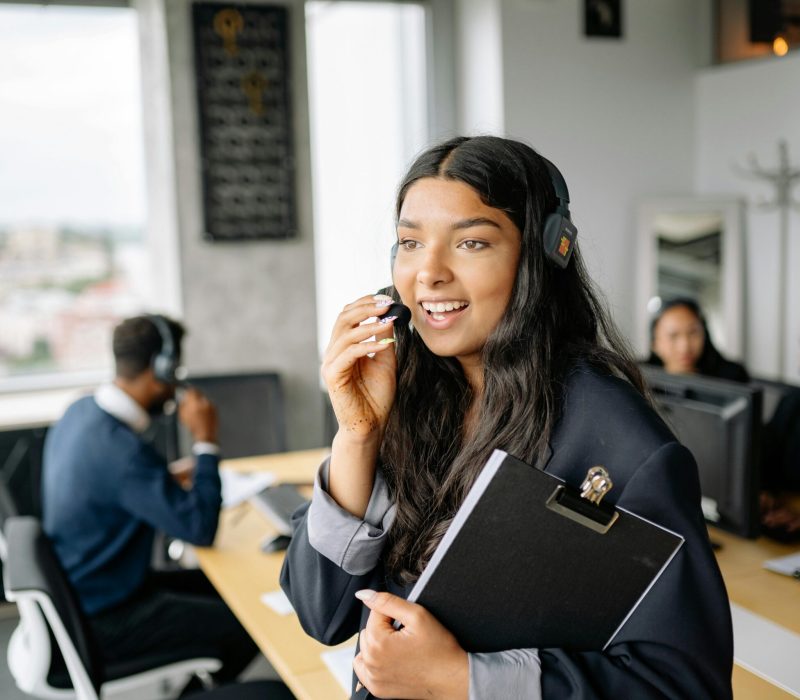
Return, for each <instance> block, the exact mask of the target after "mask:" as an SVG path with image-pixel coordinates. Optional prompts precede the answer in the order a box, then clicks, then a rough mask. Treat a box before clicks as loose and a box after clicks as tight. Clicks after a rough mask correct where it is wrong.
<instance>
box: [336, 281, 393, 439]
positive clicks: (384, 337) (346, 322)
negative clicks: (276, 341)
mask: <svg viewBox="0 0 800 700" xmlns="http://www.w3.org/2000/svg"><path fill="white" fill-rule="evenodd" d="M391 301H392V300H391V297H388V296H384V295H377V296H365V297H361V299H358V300H357V301H355V302H353V303H352V304H348V305H347V306H345V307H344V310H343V311H342V313H340V314H339V318H338V319H337V320H336V323H335V324H334V327H333V332H332V334H331V341H330V343H329V344H328V348H327V349H326V350H325V356H324V357H323V360H322V378H323V380H324V381H325V385H326V386H327V388H328V394H329V395H330V397H331V404H332V406H333V411H334V413H335V414H336V420H337V421H338V422H339V431H340V432H342V431H343V432H345V433H346V434H347V437H350V438H354V439H357V440H361V441H363V440H365V439H368V438H371V437H378V438H379V437H380V436H381V435H382V433H383V428H384V427H385V425H386V420H387V418H388V417H389V410H390V409H391V407H392V403H393V401H394V393H395V372H396V370H397V362H396V359H395V354H394V350H393V349H392V342H393V337H392V322H391V321H389V322H388V323H386V322H385V321H386V319H379V320H378V321H376V322H374V323H369V324H363V325H361V324H362V323H363V322H364V321H365V320H367V319H368V318H370V317H372V316H381V315H383V314H385V313H386V310H387V308H388V306H389V304H390V303H391ZM373 335H374V336H375V340H374V341H370V342H365V341H366V340H367V339H368V338H370V337H371V336H373ZM370 355H373V356H372V357H370Z"/></svg>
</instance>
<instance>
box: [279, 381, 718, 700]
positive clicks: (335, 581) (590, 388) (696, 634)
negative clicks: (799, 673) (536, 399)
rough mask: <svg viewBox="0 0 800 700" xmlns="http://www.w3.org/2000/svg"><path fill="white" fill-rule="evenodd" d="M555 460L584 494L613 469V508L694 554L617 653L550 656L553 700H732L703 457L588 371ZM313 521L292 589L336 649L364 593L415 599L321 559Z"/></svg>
mask: <svg viewBox="0 0 800 700" xmlns="http://www.w3.org/2000/svg"><path fill="white" fill-rule="evenodd" d="M498 447H502V446H501V445H498ZM550 448H551V454H550V457H549V459H548V460H547V461H546V463H545V466H544V468H545V470H546V471H548V472H550V473H552V474H554V475H556V476H559V477H561V478H562V479H565V480H566V481H567V482H568V483H571V484H573V485H576V486H577V485H580V483H581V481H582V480H583V478H584V477H585V475H586V471H587V470H588V468H589V467H591V466H593V465H596V464H603V465H605V466H606V467H607V468H608V470H609V471H610V473H611V475H612V478H613V479H614V488H613V489H612V491H611V492H610V493H609V494H608V496H607V497H606V500H608V501H611V502H614V503H617V504H619V505H620V506H623V507H625V508H626V509H628V510H630V511H632V512H634V513H637V514H639V515H641V516H643V517H645V518H648V519H650V520H652V521H654V522H656V523H659V524H661V525H663V526H664V527H667V528H669V529H671V530H674V531H676V532H678V533H680V534H681V535H683V536H684V538H685V539H686V542H685V544H684V546H683V547H682V548H681V550H680V551H679V552H678V554H677V555H676V557H675V559H674V560H673V561H672V562H671V563H670V565H669V567H668V568H667V569H666V571H665V572H664V573H663V575H662V576H661V577H660V578H659V579H658V581H657V582H656V583H655V585H654V586H653V588H652V589H651V590H650V592H649V593H648V594H647V596H646V597H645V599H644V600H643V601H642V603H641V604H640V605H639V607H638V608H637V609H636V611H635V612H634V613H633V615H632V616H631V617H630V618H629V619H628V621H627V622H626V623H625V625H624V626H623V627H622V629H621V630H620V631H619V633H618V634H617V636H616V637H615V639H614V641H613V643H612V644H611V645H610V646H609V647H608V649H607V650H606V651H605V652H572V651H567V650H564V649H540V650H539V657H540V660H541V664H542V697H543V698H545V699H546V700H560V699H562V698H572V699H576V700H577V699H580V700H599V699H600V698H615V699H616V698H636V700H647V699H650V698H652V699H653V700H655V699H656V698H658V699H660V700H664V699H665V698H674V699H675V700H678V699H681V700H684V699H688V698H691V699H692V700H702V699H706V698H707V699H708V700H726V699H729V698H732V691H731V672H732V665H733V633H732V628H731V616H730V607H729V604H728V598H727V594H726V591H725V587H724V584H723V582H722V577H721V575H720V572H719V569H718V567H717V564H716V561H715V559H714V555H713V554H712V552H711V548H710V546H709V542H708V535H707V531H706V527H705V523H704V522H703V517H702V513H701V510H700V485H699V480H698V476H697V467H696V465H695V462H694V459H693V458H692V455H691V453H690V452H689V451H688V450H687V449H686V448H684V447H683V446H681V445H680V444H678V443H677V442H676V440H675V437H674V436H673V435H672V433H671V432H670V430H669V429H668V428H667V426H666V425H665V424H664V423H663V422H662V421H661V419H660V418H659V417H658V416H657V415H656V413H655V412H654V411H653V410H652V409H651V407H650V406H649V405H648V404H647V403H646V401H645V400H644V399H643V398H642V397H641V396H640V395H639V394H638V393H637V392H636V391H635V390H634V389H633V388H632V387H631V386H630V385H629V384H628V383H626V382H624V381H622V380H620V379H617V378H614V377H609V376H603V375H600V374H598V373H597V372H594V371H592V370H589V369H587V368H581V369H578V370H575V371H574V372H573V373H571V374H570V376H569V377H568V378H567V381H566V382H565V392H564V397H563V403H562V417H561V420H560V421H559V422H558V424H557V426H556V428H555V430H554V433H553V436H552V439H551V442H550ZM306 511H307V507H306V508H303V509H302V510H300V511H298V513H297V514H296V516H295V528H296V529H295V535H294V537H293V538H292V543H291V545H290V547H289V550H288V554H287V557H286V560H285V562H284V567H283V571H282V573H281V585H282V587H283V589H284V591H285V592H286V594H287V595H288V596H289V598H290V599H291V601H292V604H293V605H294V607H295V610H296V611H297V613H298V615H299V618H300V622H301V624H302V625H303V628H304V629H305V630H306V632H307V633H308V634H310V635H311V636H312V637H314V638H316V639H318V640H320V641H321V642H323V643H326V644H336V643H339V642H342V641H344V640H346V639H348V638H349V637H350V636H352V635H353V634H355V633H356V632H357V631H358V630H359V629H360V628H362V627H363V626H364V625H365V624H366V619H367V614H368V612H369V611H368V610H367V608H365V607H364V606H362V605H361V603H360V602H359V601H358V600H357V599H355V598H354V597H353V594H354V593H355V591H357V590H359V589H361V588H373V589H376V590H387V589H389V590H391V591H392V592H394V593H399V594H401V595H403V594H404V591H402V590H398V589H397V587H396V586H392V585H389V586H387V581H386V576H385V574H384V572H383V566H382V565H379V566H378V567H376V569H375V570H373V571H372V572H370V573H368V574H365V575H363V576H352V575H350V574H347V573H346V572H345V571H343V570H342V569H340V568H339V567H338V566H336V565H335V564H334V563H333V562H331V561H330V560H328V559H326V558H325V557H324V556H322V555H321V554H319V553H318V552H317V551H316V550H315V549H314V548H313V547H311V545H310V544H309V542H308V534H307V529H306V515H305V513H306Z"/></svg>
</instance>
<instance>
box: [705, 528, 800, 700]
mask: <svg viewBox="0 0 800 700" xmlns="http://www.w3.org/2000/svg"><path fill="white" fill-rule="evenodd" d="M709 534H710V536H711V539H712V540H714V541H716V542H719V543H720V544H721V545H722V547H721V548H720V549H718V550H717V552H716V555H717V562H718V563H719V568H720V570H721V571H722V576H723V578H724V579H725V586H726V588H727V589H728V597H729V598H730V600H731V602H732V603H735V604H736V605H739V606H741V607H742V608H745V609H746V610H748V611H750V612H753V613H755V614H756V615H760V616H761V617H763V618H765V619H766V620H769V621H770V622H774V623H775V624H776V625H780V626H781V627H784V628H786V629H787V630H789V631H791V632H794V633H795V634H800V583H798V581H795V580H794V579H792V578H790V577H788V576H781V575H780V574H776V573H773V572H771V571H767V570H766V569H764V568H763V566H762V565H763V563H764V560H765V559H772V558H774V557H781V556H785V555H787V554H792V553H793V552H796V551H797V550H798V546H797V545H785V544H780V543H778V542H774V541H772V540H769V539H767V538H765V537H761V538H759V539H757V540H745V539H742V538H741V537H736V536H735V535H730V534H728V533H726V532H723V531H722V530H718V529H716V528H713V527H709ZM733 688H734V697H735V698H736V700H750V699H751V698H752V699H753V700H788V699H789V698H794V697H797V696H796V695H792V694H791V693H788V692H786V691H785V690H782V689H780V688H778V687H777V686H775V685H772V684H771V683H769V682H767V681H766V680H764V679H763V678H760V677H759V676H757V675H755V674H753V673H751V672H750V671H748V670H746V669H745V668H743V667H741V666H739V665H738V664H736V665H735V666H734V667H733Z"/></svg>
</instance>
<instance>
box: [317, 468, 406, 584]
mask: <svg viewBox="0 0 800 700" xmlns="http://www.w3.org/2000/svg"><path fill="white" fill-rule="evenodd" d="M329 468H330V459H326V460H325V461H324V462H323V463H322V466H321V467H320V469H319V472H318V473H317V478H316V479H315V480H314V496H313V498H312V499H311V506H310V507H309V509H308V541H309V542H310V544H311V546H312V547H313V548H314V549H316V550H317V551H318V552H319V553H320V554H322V555H323V556H324V557H327V558H328V559H330V560H331V561H332V562H333V563H334V564H336V565H337V566H339V567H341V568H342V569H344V571H346V572H347V573H348V574H351V575H354V576H361V575H363V574H366V573H368V572H370V571H372V569H374V568H375V567H376V566H377V564H378V560H379V559H380V556H381V552H382V551H383V548H384V546H385V544H386V535H387V533H388V532H389V528H390V527H391V526H392V523H393V522H394V513H395V506H394V504H393V503H392V499H391V497H390V496H389V489H388V487H387V485H386V481H385V480H384V478H383V474H382V473H381V471H380V469H378V470H377V471H376V472H375V485H374V486H373V489H372V495H371V496H370V499H369V504H368V505H367V512H366V513H365V515H364V519H363V520H361V519H360V518H357V517H355V516H354V515H352V514H351V513H349V512H348V511H346V510H344V508H342V507H340V506H339V504H338V503H336V501H334V500H333V498H331V496H330V494H329V493H328V470H329Z"/></svg>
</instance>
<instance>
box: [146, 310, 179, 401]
mask: <svg viewBox="0 0 800 700" xmlns="http://www.w3.org/2000/svg"><path fill="white" fill-rule="evenodd" d="M147 319H148V320H149V321H150V323H152V324H153V326H155V329H156V330H157V331H158V334H159V335H160V336H161V350H159V351H158V352H157V353H156V354H155V355H153V359H152V361H151V363H150V364H151V366H152V368H153V374H154V375H155V377H156V379H158V381H160V382H164V384H171V385H173V386H175V385H177V384H180V383H181V377H180V375H181V374H182V372H181V369H182V367H181V358H180V352H179V351H178V348H177V346H176V345H175V338H174V337H173V335H172V331H171V330H170V327H169V324H168V323H167V320H166V319H165V318H164V317H163V316H159V315H157V314H149V315H148V316H147Z"/></svg>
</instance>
